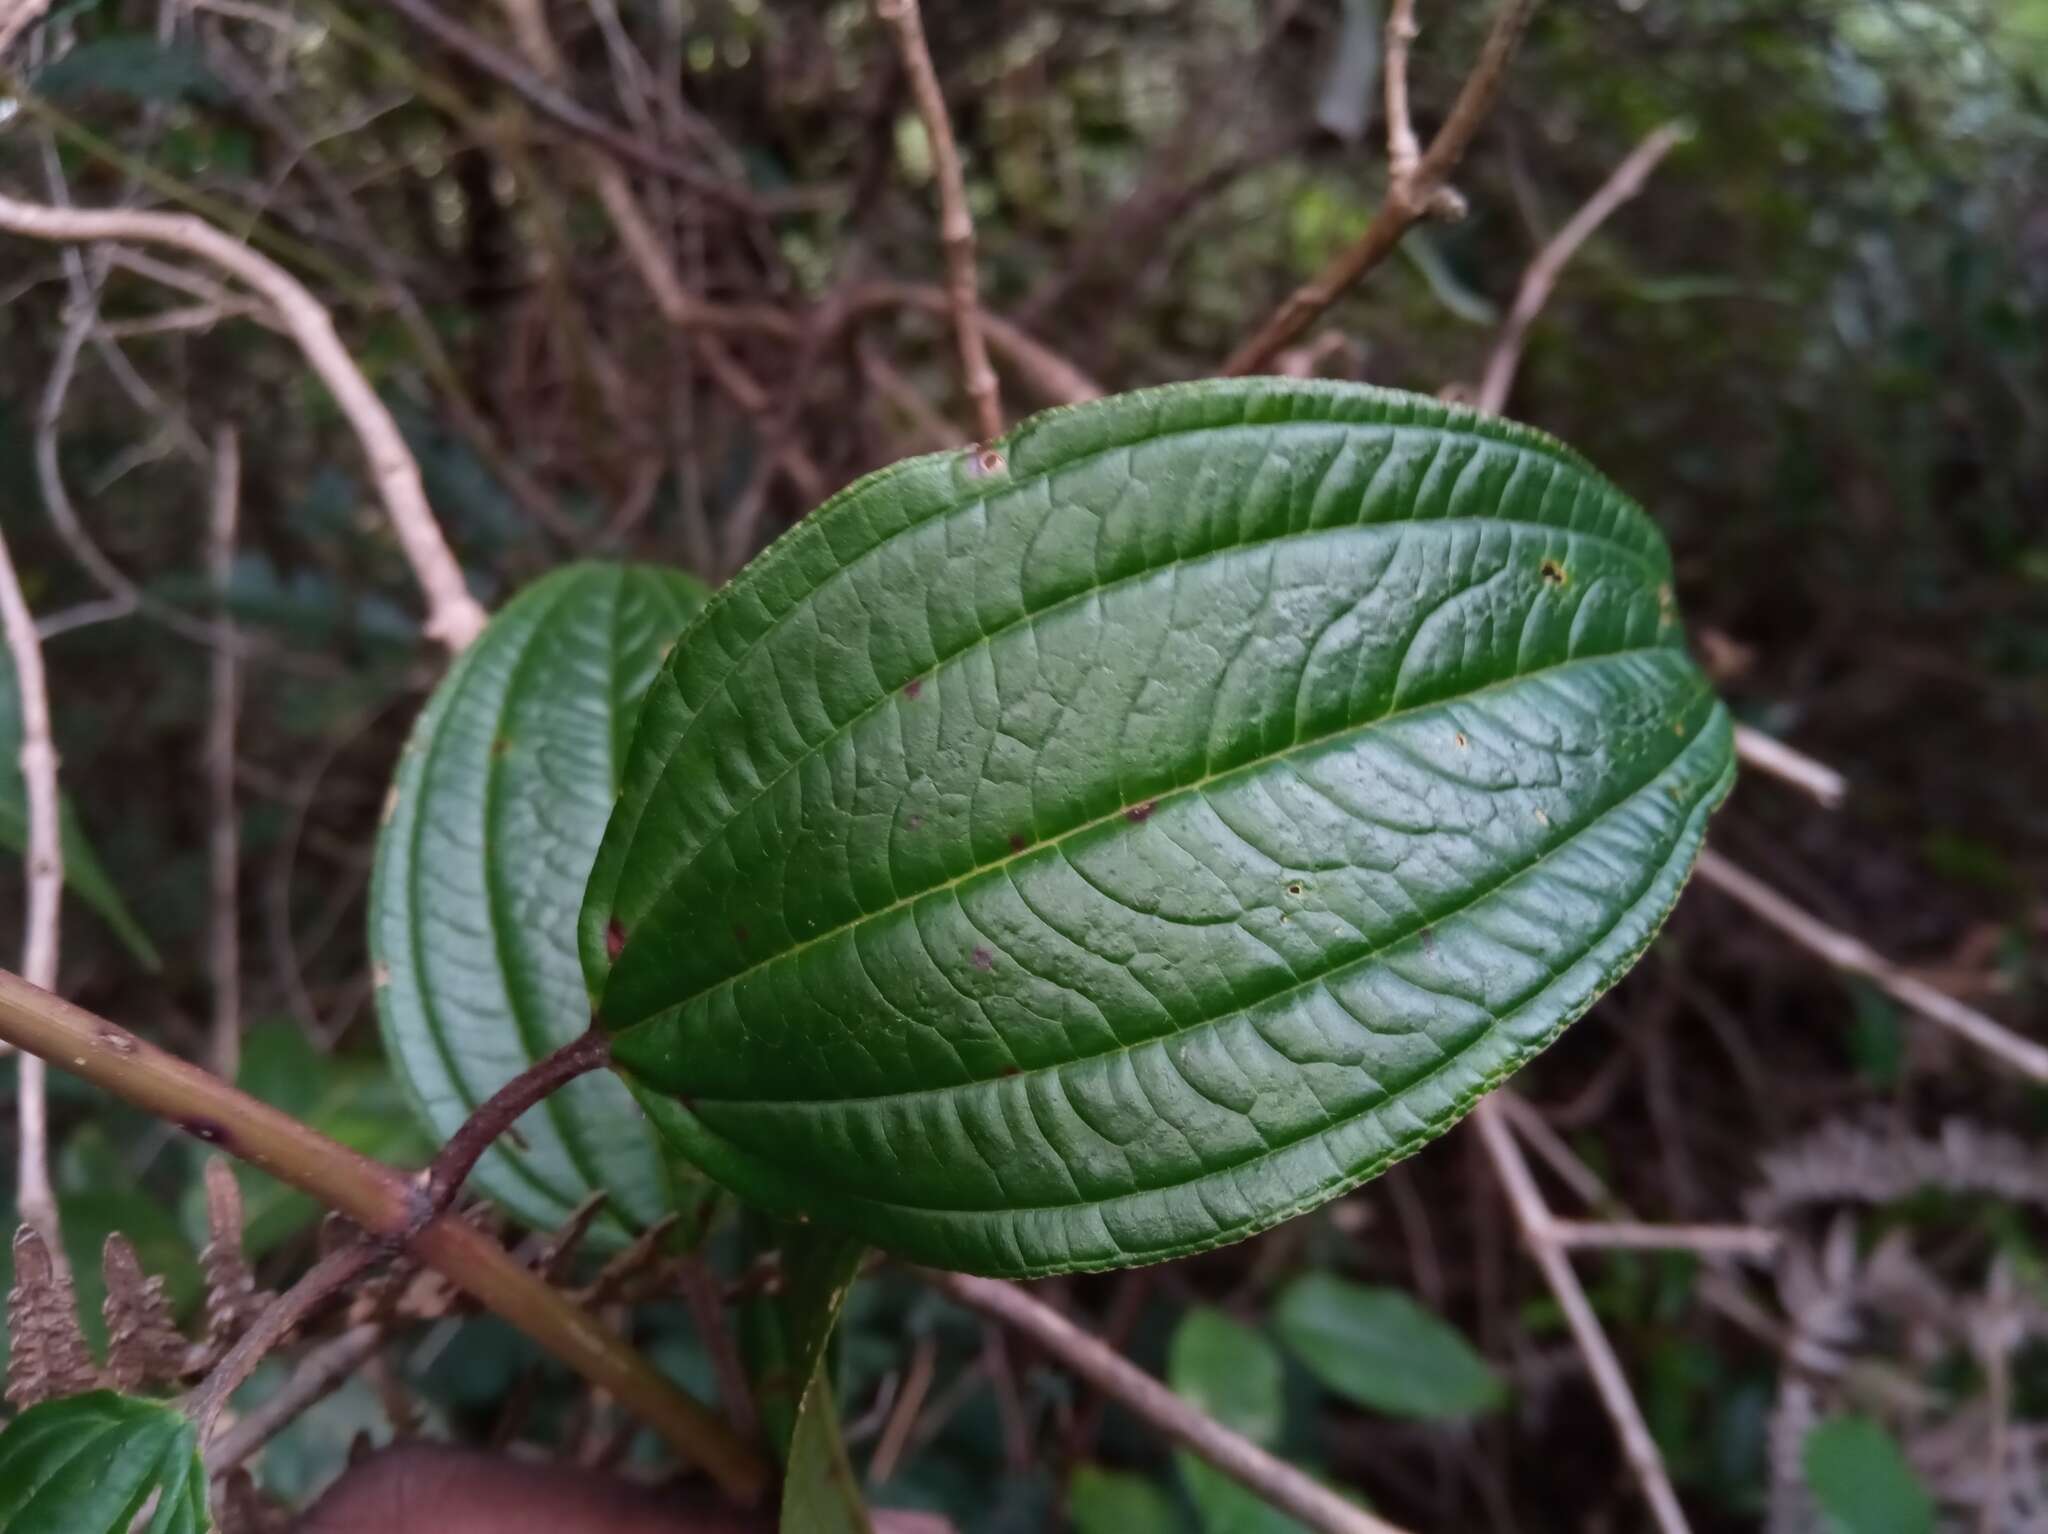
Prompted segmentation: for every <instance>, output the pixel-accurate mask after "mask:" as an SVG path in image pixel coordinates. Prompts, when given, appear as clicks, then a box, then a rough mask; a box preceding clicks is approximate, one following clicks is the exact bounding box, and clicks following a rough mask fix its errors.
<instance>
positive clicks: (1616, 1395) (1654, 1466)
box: [1472, 1097, 1688, 1534]
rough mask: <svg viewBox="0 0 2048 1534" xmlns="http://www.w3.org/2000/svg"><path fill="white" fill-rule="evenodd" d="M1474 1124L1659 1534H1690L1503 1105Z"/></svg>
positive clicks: (1492, 1103) (1489, 1106)
mask: <svg viewBox="0 0 2048 1534" xmlns="http://www.w3.org/2000/svg"><path fill="white" fill-rule="evenodd" d="M1472 1123H1473V1127H1474V1128H1476V1129H1477V1130H1478V1132H1479V1140H1480V1144H1481V1145H1483V1146H1484V1147H1485V1150H1486V1154H1487V1159H1488V1160H1490V1161H1491V1162H1492V1163H1493V1169H1494V1172H1495V1173H1496V1174H1497V1175H1498V1176H1499V1178H1500V1183H1501V1188H1502V1190H1503V1191H1504V1192H1505V1193H1506V1194H1507V1196H1508V1203H1509V1205H1510V1206H1511V1207H1512V1208H1513V1209H1514V1212H1515V1223H1516V1225H1517V1226H1519V1227H1520V1229H1521V1232H1522V1239H1523V1241H1524V1242H1525V1243H1526V1244H1527V1245H1528V1248H1529V1253H1530V1255H1531V1256H1532V1257H1534V1258H1535V1259H1536V1265H1537V1267H1539V1268H1541V1269H1542V1270H1543V1277H1544V1281H1545V1282H1546V1283H1548V1284H1549V1286H1550V1292H1551V1294H1552V1295H1553V1296H1554V1297H1555V1298H1556V1300H1557V1303H1558V1308H1559V1309H1561V1310H1562V1311H1563V1312H1564V1316H1565V1321H1566V1323H1567V1324H1568V1325H1569V1326H1570V1327H1571V1332H1572V1338H1573V1340H1574V1341H1575V1342H1577V1343H1578V1346H1579V1352H1580V1353H1581V1354H1582V1355H1583V1356H1584V1358H1585V1360H1586V1368H1587V1370H1588V1372H1590V1373H1591V1374H1592V1376H1593V1385H1594V1388H1595V1389H1596V1390H1598V1391H1599V1393H1600V1403H1601V1405H1603V1406H1605V1407H1606V1408H1607V1415H1608V1417H1609V1418H1610V1419H1611V1420H1612V1421H1613V1423H1614V1427H1615V1431H1616V1432H1617V1433H1618V1434H1620V1436H1621V1447H1622V1453H1623V1454H1625V1455H1626V1456H1627V1458H1628V1462H1629V1466H1630V1468H1631V1469H1633V1470H1634V1471H1635V1474H1636V1479H1637V1480H1638V1481H1639V1482H1640V1483H1641V1485H1642V1488H1643V1495H1644V1497H1645V1498H1646V1499H1647V1500H1648V1501H1649V1504H1650V1512H1651V1515H1652V1517H1654V1519H1655V1520H1656V1524H1657V1527H1658V1529H1659V1530H1661V1531H1662V1534H1687V1527H1688V1526H1687V1524H1686V1521H1685V1513H1684V1510H1683V1509H1681V1508H1680V1507H1679V1505H1678V1493H1677V1492H1675V1491H1674V1490H1673V1489H1672V1486H1671V1477H1670V1475H1669V1474H1668V1473H1667V1472H1666V1471H1665V1469H1664V1456H1663V1455H1662V1454H1660V1453H1659V1452H1658V1450H1657V1441H1656V1440H1655V1439H1654V1438H1652V1437H1651V1436H1650V1428H1649V1424H1648V1423H1646V1422H1645V1421H1644V1420H1643V1413H1642V1408H1641V1407H1639V1406H1638V1405H1636V1398H1635V1394H1634V1392H1633V1391H1631V1390H1630V1389H1629V1384H1628V1376H1626V1375H1625V1374H1623V1373H1622V1371H1621V1361H1620V1360H1619V1359H1618V1358H1616V1357H1615V1354H1614V1346H1613V1344H1612V1343H1610V1342H1609V1341H1608V1340H1607V1333H1606V1332H1605V1331H1603V1330H1602V1329H1601V1326H1600V1318H1599V1317H1598V1316H1596V1315H1595V1314H1594V1313H1593V1306H1592V1302H1591V1301H1589V1300H1588V1299H1587V1298H1586V1291H1585V1288H1584V1286H1583V1285H1581V1284H1580V1283H1579V1276H1578V1274H1577V1273H1575V1272H1574V1271H1572V1263H1571V1258H1570V1256H1569V1255H1567V1253H1566V1250H1565V1242H1564V1240H1563V1239H1561V1238H1560V1236H1559V1234H1558V1229H1557V1224H1558V1222H1557V1218H1556V1216H1554V1215H1553V1214H1552V1213H1551V1212H1550V1206H1549V1204H1547V1203H1546V1202H1545V1201H1544V1198H1543V1191H1542V1189H1540V1188H1539V1187H1537V1185H1536V1178H1535V1175H1534V1174H1533V1173H1532V1172H1531V1171H1530V1170H1529V1163H1528V1162H1527V1161H1526V1160H1525V1159H1523V1156H1522V1149H1521V1147H1520V1146H1519V1145H1517V1144H1516V1143H1515V1137H1514V1132H1513V1131H1512V1130H1511V1129H1509V1128H1508V1123H1507V1116H1506V1115H1505V1114H1504V1113H1503V1112H1502V1110H1501V1107H1500V1104H1499V1102H1498V1101H1497V1100H1496V1099H1494V1098H1490V1097H1489V1098H1484V1099H1482V1100H1481V1101H1480V1102H1479V1104H1478V1106H1476V1107H1475V1108H1474V1109H1473V1110H1472Z"/></svg>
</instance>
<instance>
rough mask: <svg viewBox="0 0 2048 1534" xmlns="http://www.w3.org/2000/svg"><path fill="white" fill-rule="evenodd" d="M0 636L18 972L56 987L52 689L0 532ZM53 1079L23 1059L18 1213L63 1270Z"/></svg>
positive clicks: (57, 870) (57, 846) (58, 849)
mask: <svg viewBox="0 0 2048 1534" xmlns="http://www.w3.org/2000/svg"><path fill="white" fill-rule="evenodd" d="M0 630H4V632H5V635H6V641H7V653H8V657H9V659H10V660H11V662H12V663H13V667H14V684H15V690H16V692H17V694H18V696H19V698H20V708H21V777H22V783H23V786H24V789H25V791H26V798H27V801H28V841H27V846H26V847H25V848H24V856H23V859H22V869H23V875H24V877H25V879H26V881H27V886H28V894H27V901H26V903H25V911H24V915H23V921H22V940H21V970H22V973H23V974H24V975H26V976H27V977H28V979H29V981H30V983H31V984H34V985H39V986H42V987H43V988H44V989H46V990H48V989H50V988H52V987H54V986H55V985H56V984H57V936H58V933H57V920H58V916H59V914H60V909H59V908H60V903H61V901H62V899H63V894H64V844H63V841H62V840H61V838H60V836H59V833H58V818H57V813H58V812H57V748H56V745H55V743H54V742H53V741H52V740H51V737H50V689H49V682H48V679H47V678H46V677H45V675H44V673H43V646H42V642H41V641H40V640H39V639H38V638H37V637H36V622H35V617H34V615H33V614H31V613H30V612H29V610H28V599H27V598H26V597H24V596H23V595H22V590H21V580H20V577H19V576H18V575H17V574H16V573H15V569H14V559H13V556H12V555H11V554H10V553H9V552H8V548H7V538H6V535H5V534H4V533H0ZM48 1103H49V1092H48V1073H47V1071H46V1070H45V1068H44V1065H43V1062H42V1061H41V1060H39V1059H37V1058H36V1057H35V1056H33V1055H23V1056H22V1060H21V1074H20V1077H19V1078H18V1081H17V1084H16V1088H15V1110H16V1114H17V1116H18V1120H19V1149H18V1152H17V1156H16V1165H15V1183H14V1187H15V1195H14V1202H15V1213H16V1215H17V1217H18V1218H19V1219H21V1220H22V1221H23V1222H24V1223H26V1224H28V1225H30V1226H32V1227H33V1228H34V1229H35V1231H36V1232H37V1234H39V1235H40V1236H41V1237H42V1238H43V1240H44V1242H45V1243H46V1244H47V1247H48V1250H49V1254H50V1261H51V1262H52V1263H54V1264H55V1265H56V1266H57V1267H58V1269H59V1270H61V1269H62V1268H63V1266H64V1245H63V1238H62V1236H61V1234H60V1233H59V1231H58V1228H57V1200H56V1197H55V1195H54V1194H53V1193H52V1192H51V1191H50V1129H49V1117H48Z"/></svg>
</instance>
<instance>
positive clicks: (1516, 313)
mask: <svg viewBox="0 0 2048 1534" xmlns="http://www.w3.org/2000/svg"><path fill="white" fill-rule="evenodd" d="M1684 138H1685V128H1684V126H1683V125H1682V124H1679V123H1675V122H1671V123H1665V124H1664V125H1663V126H1662V127H1661V128H1657V129H1655V130H1653V131H1652V132H1651V133H1650V135H1649V136H1648V137H1647V138H1645V139H1644V140H1643V141H1642V142H1641V143H1640V144H1638V145H1636V147H1635V148H1634V149H1632V150H1630V151H1629V154H1628V157H1627V158H1626V159H1624V160H1623V161H1622V162H1621V163H1620V164H1619V165H1617V166H1615V167H1614V173H1613V174H1612V175H1610V176H1609V177H1608V178H1607V179H1606V180H1605V181H1603V182H1602V183H1601V184H1600V188H1599V190H1598V191H1596V192H1594V193H1593V195H1592V196H1591V197H1589V198H1587V199H1586V201H1585V204H1584V205H1583V206H1582V207H1580V209H1579V211H1578V212H1576V213H1574V214H1573V215H1572V216H1571V217H1570V218H1569V219H1567V220H1566V221H1565V225H1564V227H1563V228H1562V229H1560V230H1558V231H1557V233H1556V234H1554V235H1552V236H1551V237H1550V240H1549V243H1547V244H1546V245H1545V246H1544V247H1543V248H1542V249H1541V250H1539V251H1537V252H1536V259H1535V260H1533V261H1531V262H1530V263H1529V267H1528V270H1526V271H1525V272H1523V273H1522V282H1521V286H1520V287H1518V288H1517V289H1516V290H1515V302H1514V306H1513V307H1512V308H1511V309H1509V310H1508V317H1507V318H1506V319H1505V320H1503V321H1502V322H1501V327H1500V335H1499V336H1498V337H1497V338H1496V339H1495V341H1494V343H1493V353H1492V355H1491V356H1489V357H1488V358H1487V359H1486V373H1485V375H1484V377H1483V378H1482V379H1481V380H1480V384H1479V399H1478V405H1479V408H1480V409H1481V410H1484V411H1485V412H1486V413H1487V414H1489V415H1499V414H1500V411H1501V407H1502V406H1503V405H1505V404H1506V403H1507V399H1508V391H1509V390H1510V389H1512V388H1513V387H1514V384H1515V369H1516V368H1517V367H1519V366H1520V365H1521V361H1522V345H1523V343H1524V342H1525V341H1526V340H1527V339H1528V336H1529V327H1530V326H1531V325H1533V324H1534V323H1535V322H1536V316H1537V315H1538V314H1540V313H1542V312H1543V306H1544V305H1545V304H1546V303H1548V302H1549V301H1550V295H1551V292H1552V291H1553V290H1554V289H1555V288H1556V287H1557V279H1558V277H1559V276H1560V275H1561V274H1562V273H1563V271H1564V269H1565V266H1566V264H1567V263H1568V262H1569V261H1570V260H1571V258H1572V257H1573V256H1575V255H1577V254H1578V251H1579V247H1580V246H1581V245H1583V244H1585V243H1586V241H1587V240H1588V239H1590V238H1592V234H1593V231H1594V230H1596V229H1598V228H1599V227H1600V226H1601V225H1602V224H1604V223H1606V222H1607V220H1608V219H1609V218H1610V217H1611V216H1612V215H1613V213H1614V210H1615V209H1616V208H1618V207H1620V206H1621V205H1622V204H1623V203H1625V202H1627V201H1628V200H1629V199H1630V198H1631V197H1633V196H1635V195H1636V193H1638V192H1640V191H1641V190H1642V189H1643V185H1644V183H1645V182H1647V181H1648V180H1649V179H1650V173H1651V172H1652V171H1654V170H1655V169H1656V168H1657V165H1658V162H1659V161H1661V160H1662V159H1663V158H1664V156H1666V155H1667V154H1669V153H1671V151H1672V150H1673V149H1674V148H1675V147H1676V146H1677V145H1678V144H1679V143H1681V142H1682V141H1683V140H1684Z"/></svg>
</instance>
